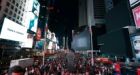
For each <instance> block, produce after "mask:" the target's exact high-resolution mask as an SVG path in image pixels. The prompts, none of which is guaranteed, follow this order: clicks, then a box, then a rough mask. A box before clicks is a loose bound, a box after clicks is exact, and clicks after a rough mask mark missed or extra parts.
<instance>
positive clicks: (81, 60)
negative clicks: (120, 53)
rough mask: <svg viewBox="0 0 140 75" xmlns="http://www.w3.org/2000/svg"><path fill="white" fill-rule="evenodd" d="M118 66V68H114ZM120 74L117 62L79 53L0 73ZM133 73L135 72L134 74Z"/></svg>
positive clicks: (21, 74) (37, 74) (23, 74)
mask: <svg viewBox="0 0 140 75" xmlns="http://www.w3.org/2000/svg"><path fill="white" fill-rule="evenodd" d="M115 67H118V68H115ZM115 74H116V75H121V69H120V65H119V64H117V63H115V64H114V63H103V62H99V61H95V60H94V65H92V64H91V58H86V57H83V56H79V55H75V54H74V55H71V54H70V55H69V56H68V54H67V53H66V54H62V55H59V56H56V58H53V59H49V58H48V59H47V60H45V63H44V64H43V63H42V62H41V61H38V62H34V64H33V65H31V66H26V67H20V65H17V66H13V67H11V68H10V69H9V70H3V72H2V73H1V74H0V75H115ZM134 75H135V74H134Z"/></svg>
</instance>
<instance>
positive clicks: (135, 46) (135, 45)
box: [131, 36, 140, 59]
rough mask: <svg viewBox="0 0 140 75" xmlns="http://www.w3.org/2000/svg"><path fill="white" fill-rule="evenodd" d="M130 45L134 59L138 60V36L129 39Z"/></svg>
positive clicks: (139, 56) (139, 37) (139, 47)
mask: <svg viewBox="0 0 140 75" xmlns="http://www.w3.org/2000/svg"><path fill="white" fill-rule="evenodd" d="M131 43H132V48H133V50H134V54H135V56H136V58H138V59H140V36H133V37H131Z"/></svg>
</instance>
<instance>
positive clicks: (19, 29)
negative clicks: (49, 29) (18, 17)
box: [0, 18, 27, 42]
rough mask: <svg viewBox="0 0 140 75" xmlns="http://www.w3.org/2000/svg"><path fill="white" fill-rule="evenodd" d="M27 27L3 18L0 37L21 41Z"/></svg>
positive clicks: (24, 36)
mask: <svg viewBox="0 0 140 75" xmlns="http://www.w3.org/2000/svg"><path fill="white" fill-rule="evenodd" d="M26 32H27V29H26V28H25V27H24V26H21V25H19V24H17V23H15V22H13V21H11V20H9V19H7V18H5V19H4V22H3V26H2V31H1V34H0V38H2V39H8V40H13V41H20V42H23V41H24V40H23V39H25V38H26V35H25V33H26Z"/></svg>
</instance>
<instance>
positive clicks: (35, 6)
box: [26, 0, 40, 16]
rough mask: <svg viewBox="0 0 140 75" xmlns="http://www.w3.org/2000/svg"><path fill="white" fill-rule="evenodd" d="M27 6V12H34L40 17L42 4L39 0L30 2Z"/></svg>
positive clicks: (30, 0)
mask: <svg viewBox="0 0 140 75" xmlns="http://www.w3.org/2000/svg"><path fill="white" fill-rule="evenodd" d="M26 5H27V6H26V11H28V12H33V13H34V14H35V15H36V16H39V10H40V4H39V2H38V1H37V0H29V1H28V2H27V4H26Z"/></svg>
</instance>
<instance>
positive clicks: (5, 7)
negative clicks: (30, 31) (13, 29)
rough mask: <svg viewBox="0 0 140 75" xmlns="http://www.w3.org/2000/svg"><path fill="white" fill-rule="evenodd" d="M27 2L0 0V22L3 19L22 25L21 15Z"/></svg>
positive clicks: (23, 0)
mask: <svg viewBox="0 0 140 75" xmlns="http://www.w3.org/2000/svg"><path fill="white" fill-rule="evenodd" d="M27 1H28V0H0V20H2V19H3V18H4V17H7V18H9V19H10V20H12V21H14V22H16V23H18V24H20V25H22V24H21V23H22V20H23V14H24V11H25V6H26V2H27Z"/></svg>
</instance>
